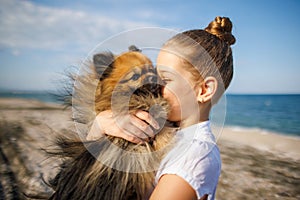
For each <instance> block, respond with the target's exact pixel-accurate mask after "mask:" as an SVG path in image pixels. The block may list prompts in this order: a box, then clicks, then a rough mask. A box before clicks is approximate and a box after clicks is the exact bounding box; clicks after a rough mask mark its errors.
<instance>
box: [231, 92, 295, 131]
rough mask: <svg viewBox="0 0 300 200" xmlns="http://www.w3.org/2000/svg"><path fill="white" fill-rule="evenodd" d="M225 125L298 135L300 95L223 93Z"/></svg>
mask: <svg viewBox="0 0 300 200" xmlns="http://www.w3.org/2000/svg"><path fill="white" fill-rule="evenodd" d="M226 104H227V107H226V111H227V112H226V120H225V125H229V126H239V127H247V128H258V129H262V130H269V131H273V132H277V133H283V134H291V135H297V136H300V105H299V104H300V95H226Z"/></svg>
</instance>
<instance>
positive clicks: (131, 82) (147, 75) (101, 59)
mask: <svg viewBox="0 0 300 200" xmlns="http://www.w3.org/2000/svg"><path fill="white" fill-rule="evenodd" d="M94 66H95V70H96V71H97V73H98V75H99V80H100V82H99V85H101V86H99V87H98V92H96V96H97V95H98V96H99V98H96V104H98V105H99V106H96V107H98V108H99V109H100V107H101V106H102V107H105V106H103V105H101V104H102V103H103V102H106V103H110V104H109V106H111V100H112V99H113V98H114V99H116V98H121V99H122V100H123V101H126V100H124V97H130V96H132V95H137V96H138V95H148V94H149V93H152V94H159V93H160V90H161V89H160V86H159V84H158V83H157V81H158V80H159V79H158V75H157V73H156V70H155V68H154V67H153V65H152V62H151V61H150V59H149V58H147V57H146V56H145V55H143V54H142V53H140V52H133V51H129V52H126V53H123V54H121V55H119V56H114V55H113V54H112V53H101V54H96V55H95V56H94ZM112 95H113V97H112ZM117 102H119V104H121V102H122V101H121V100H118V101H117ZM124 103H126V102H124ZM99 109H98V111H100V110H99ZM105 109H111V108H110V107H108V106H106V107H105Z"/></svg>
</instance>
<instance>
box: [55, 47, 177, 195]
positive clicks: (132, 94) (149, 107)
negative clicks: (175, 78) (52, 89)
mask: <svg viewBox="0 0 300 200" xmlns="http://www.w3.org/2000/svg"><path fill="white" fill-rule="evenodd" d="M87 66H89V67H87V69H85V70H84V71H82V72H81V75H80V76H77V77H75V78H74V79H75V80H76V81H75V85H74V87H75V89H74V91H73V92H69V93H68V95H67V96H65V97H66V98H65V99H66V100H67V101H68V102H71V101H70V99H71V98H70V96H69V95H70V94H72V95H73V99H72V100H73V101H72V108H73V111H74V113H75V114H74V116H73V117H74V120H75V122H76V123H77V131H78V132H79V137H75V136H72V137H65V136H61V137H59V138H57V145H58V146H59V147H60V149H59V150H57V151H52V152H51V153H52V154H55V155H59V156H61V157H62V158H63V163H62V165H61V168H60V171H59V173H58V174H57V175H56V177H54V178H53V179H52V180H51V181H50V184H51V186H52V188H53V189H54V191H55V192H54V193H53V194H52V195H51V197H50V198H49V199H53V200H54V199H55V200H58V199H59V200H64V199H65V200H67V199H76V200H81V199H82V200H83V199H101V200H120V199H124V200H126V199H128V200H129V199H130V200H132V199H138V200H140V199H147V198H148V197H149V194H150V193H151V191H152V189H153V187H154V185H153V184H154V175H155V170H156V169H157V168H158V165H159V163H160V161H161V159H162V157H163V156H164V155H165V153H166V151H167V149H168V147H170V146H171V145H169V144H170V141H171V139H172V136H173V133H174V132H175V130H176V129H175V128H173V127H167V126H165V124H164V123H165V121H166V117H167V112H168V104H167V102H166V101H165V100H164V99H163V98H162V97H161V95H160V86H159V85H158V84H157V82H156V79H157V75H156V73H155V69H154V68H153V66H152V63H151V61H150V60H149V59H148V58H147V57H146V56H144V55H143V54H142V53H140V52H138V51H129V52H126V53H123V54H121V55H119V56H115V55H113V54H112V53H110V52H106V53H100V54H96V55H94V57H93V62H92V64H90V65H87ZM107 109H112V110H113V111H114V113H115V115H122V114H126V113H127V112H129V113H132V112H134V111H136V110H145V111H148V112H151V113H152V115H154V117H155V119H156V120H157V121H158V122H159V123H160V125H161V126H164V128H163V129H162V130H160V132H159V133H158V134H157V135H156V137H155V138H154V140H152V141H150V142H146V143H145V144H133V143H130V142H128V141H126V140H124V139H121V138H116V137H112V136H105V137H103V138H100V139H99V140H97V141H82V140H84V138H85V136H86V133H87V131H88V129H89V124H90V122H91V121H93V119H94V117H95V116H96V114H97V113H99V112H101V111H104V110H107Z"/></svg>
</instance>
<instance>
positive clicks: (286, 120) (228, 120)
mask: <svg viewBox="0 0 300 200" xmlns="http://www.w3.org/2000/svg"><path fill="white" fill-rule="evenodd" d="M0 97H13V98H27V99H37V100H40V101H44V102H58V100H57V99H56V98H55V96H53V95H51V93H49V92H0ZM225 99H226V101H225V102H226V104H225V105H226V115H225V126H232V127H241V128H243V127H244V128H254V129H260V130H266V131H272V132H277V133H281V134H290V135H297V136H300V95H228V94H227V95H226V98H225Z"/></svg>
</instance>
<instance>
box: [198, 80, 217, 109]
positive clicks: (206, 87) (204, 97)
mask: <svg viewBox="0 0 300 200" xmlns="http://www.w3.org/2000/svg"><path fill="white" fill-rule="evenodd" d="M217 88H218V82H217V79H216V78H215V77H213V76H209V77H206V78H205V79H204V81H203V82H202V83H201V85H200V86H199V90H198V94H197V100H198V101H199V102H200V103H205V102H208V101H210V100H211V99H212V97H213V96H214V94H215V93H216V91H217Z"/></svg>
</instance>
